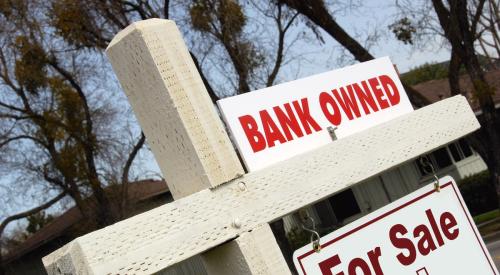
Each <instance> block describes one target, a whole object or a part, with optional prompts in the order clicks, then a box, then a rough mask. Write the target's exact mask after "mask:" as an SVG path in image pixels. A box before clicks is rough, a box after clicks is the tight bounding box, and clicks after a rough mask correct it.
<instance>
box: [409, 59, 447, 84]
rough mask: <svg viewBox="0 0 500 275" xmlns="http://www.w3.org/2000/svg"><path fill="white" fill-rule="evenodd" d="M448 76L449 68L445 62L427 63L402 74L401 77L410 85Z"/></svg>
mask: <svg viewBox="0 0 500 275" xmlns="http://www.w3.org/2000/svg"><path fill="white" fill-rule="evenodd" d="M447 77H448V68H447V66H446V64H444V63H426V64H423V65H421V66H418V67H416V68H414V69H412V70H410V71H409V72H407V73H404V74H402V75H401V79H402V80H403V81H404V82H405V83H406V84H408V85H416V84H419V83H422V82H426V81H429V80H435V79H443V78H447Z"/></svg>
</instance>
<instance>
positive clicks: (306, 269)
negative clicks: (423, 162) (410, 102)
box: [293, 176, 498, 275]
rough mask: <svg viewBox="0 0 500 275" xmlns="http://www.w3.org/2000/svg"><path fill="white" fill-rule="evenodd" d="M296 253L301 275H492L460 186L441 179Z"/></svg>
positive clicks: (446, 178) (491, 263)
mask: <svg viewBox="0 0 500 275" xmlns="http://www.w3.org/2000/svg"><path fill="white" fill-rule="evenodd" d="M439 183H440V186H441V191H440V192H436V191H435V190H434V184H429V185H427V186H425V187H423V188H421V189H419V190H417V191H416V192H414V193H412V194H410V195H408V196H406V197H403V198H401V199H399V200H397V201H395V202H393V203H391V204H389V205H387V206H385V207H383V208H381V209H379V210H377V211H375V212H373V213H371V214H369V215H367V216H365V217H363V218H361V219H359V220H357V221H354V222H353V223H351V224H349V225H347V226H345V227H342V228H340V229H338V230H336V231H334V232H332V233H330V234H328V235H326V236H324V237H322V238H321V241H320V245H321V248H322V249H321V251H320V252H319V253H317V252H315V251H314V250H313V249H312V245H311V244H309V245H307V246H305V247H303V248H300V249H299V250H297V251H295V253H294V255H293V259H294V263H295V267H296V269H297V271H298V272H299V274H303V275H306V274H307V275H313V274H314V275H317V274H321V275H333V274H335V275H360V274H364V275H370V274H371V275H384V274H386V275H392V274H397V275H405V274H408V275H410V274H411V275H447V274H450V275H459V274H460V275H461V274H467V275H469V274H470V275H472V274H474V275H475V274H477V275H490V274H491V275H493V274H498V271H497V269H496V267H495V264H494V263H493V261H492V259H491V257H490V255H489V253H488V250H487V249H486V246H485V245H484V243H483V240H482V239H481V235H479V232H478V231H477V228H476V226H475V225H474V221H473V220H472V217H471V216H470V214H469V212H468V210H467V208H466V206H465V203H464V201H463V199H462V197H461V195H460V192H459V190H458V187H457V185H456V184H455V182H454V181H453V179H452V178H451V177H449V176H447V177H444V178H442V179H440V181H439Z"/></svg>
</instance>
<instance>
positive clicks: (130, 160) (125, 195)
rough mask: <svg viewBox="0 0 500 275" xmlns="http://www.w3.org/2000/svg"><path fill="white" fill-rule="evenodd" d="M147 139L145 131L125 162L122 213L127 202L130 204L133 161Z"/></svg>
mask: <svg viewBox="0 0 500 275" xmlns="http://www.w3.org/2000/svg"><path fill="white" fill-rule="evenodd" d="M145 141H146V136H145V135H144V133H143V132H141V137H140V138H139V140H138V141H137V143H136V144H135V146H134V148H132V151H131V152H130V155H129V156H128V159H127V161H126V162H125V166H124V168H123V174H122V192H121V201H122V203H121V207H122V214H123V211H124V210H126V209H127V204H128V183H129V173H130V167H131V166H132V163H133V162H134V159H135V157H136V156H137V153H138V152H139V150H141V148H142V146H144V142H145Z"/></svg>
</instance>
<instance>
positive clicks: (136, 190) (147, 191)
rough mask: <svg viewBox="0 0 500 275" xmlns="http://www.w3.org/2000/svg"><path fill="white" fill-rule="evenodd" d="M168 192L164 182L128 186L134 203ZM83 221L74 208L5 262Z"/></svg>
mask: <svg viewBox="0 0 500 275" xmlns="http://www.w3.org/2000/svg"><path fill="white" fill-rule="evenodd" d="M166 192H168V187H167V184H166V183H165V181H163V180H151V179H149V180H141V181H136V182H131V183H130V184H129V186H128V193H129V199H130V200H131V202H133V203H137V202H140V201H144V200H147V199H150V198H152V197H155V196H157V195H160V194H163V193H166ZM81 219H82V214H81V212H80V210H79V209H78V208H77V207H76V206H74V207H72V208H70V209H68V210H67V211H66V212H64V213H63V214H62V215H60V216H58V217H56V218H54V220H52V221H51V222H50V223H48V224H47V225H45V226H44V227H42V228H41V229H40V230H38V231H37V232H36V233H35V234H33V235H31V236H30V237H28V238H27V239H26V240H25V241H24V242H23V243H22V244H21V245H20V246H19V247H17V248H16V249H15V250H14V251H12V252H11V253H9V254H7V255H6V257H5V258H4V262H5V263H8V262H10V261H13V260H16V259H18V258H20V257H22V256H23V255H25V254H27V253H29V252H31V251H33V250H35V249H37V248H38V247H40V246H41V245H43V244H46V243H48V242H50V241H52V240H54V239H56V238H58V237H60V236H61V235H63V234H64V232H65V231H66V230H68V229H69V228H70V227H71V226H73V225H75V224H76V223H77V222H79V221H80V220H81Z"/></svg>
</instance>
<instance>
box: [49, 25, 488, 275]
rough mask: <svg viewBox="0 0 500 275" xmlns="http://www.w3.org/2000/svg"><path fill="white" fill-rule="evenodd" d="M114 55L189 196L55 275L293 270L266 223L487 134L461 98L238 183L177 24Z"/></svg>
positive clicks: (124, 44) (83, 250) (134, 37)
mask: <svg viewBox="0 0 500 275" xmlns="http://www.w3.org/2000/svg"><path fill="white" fill-rule="evenodd" d="M170 50H173V53H171V52H170ZM108 53H109V55H110V59H111V61H112V63H113V66H114V68H115V70H116V71H117V75H118V77H119V78H120V80H121V82H122V85H123V87H124V89H125V90H126V92H127V94H128V95H129V98H130V101H131V102H132V105H133V106H134V110H135V112H136V114H137V116H138V118H139V121H140V123H141V125H142V127H143V128H144V130H145V133H146V135H147V136H148V138H149V137H151V138H152V139H153V142H154V146H152V147H153V150H154V152H155V156H156V157H157V158H160V159H158V160H159V163H160V166H161V167H162V171H163V172H164V173H165V176H167V181H170V182H169V184H170V185H169V186H172V188H173V189H174V188H175V190H176V191H175V192H178V193H177V194H178V195H177V197H182V196H185V197H183V198H181V199H179V200H176V201H174V202H172V203H169V204H166V205H163V206H161V207H158V208H156V209H153V210H151V211H149V212H146V213H143V214H140V215H137V216H134V217H132V218H130V219H127V220H124V221H121V222H119V223H117V224H114V225H112V226H109V227H106V228H104V229H101V230H98V231H95V232H92V233H90V234H87V235H85V236H82V237H79V238H77V239H75V240H74V241H72V242H71V243H69V244H67V245H65V246H64V247H62V248H61V249H59V250H57V251H55V252H53V253H52V254H50V255H48V256H46V257H45V258H44V259H43V262H44V265H45V267H46V269H47V271H48V273H49V274H66V273H70V274H129V273H136V274H151V273H154V272H158V271H161V270H164V269H165V268H167V267H169V266H171V265H173V264H175V263H178V262H180V261H182V260H185V259H188V258H190V257H192V256H194V255H197V254H200V253H204V252H207V251H209V252H207V253H206V254H205V256H204V258H205V262H206V264H207V268H208V270H209V271H212V272H221V274H225V273H226V274H227V273H231V272H234V273H239V274H286V273H288V272H289V270H288V269H287V268H286V264H285V262H284V259H283V257H282V255H281V252H280V251H279V248H278V247H277V244H276V241H275V240H274V239H273V238H274V237H273V236H272V233H271V232H270V230H269V227H268V225H267V223H269V222H272V221H274V220H276V219H278V218H280V217H283V216H284V215H287V214H289V213H292V212H294V211H296V210H298V209H300V208H302V207H305V206H308V205H311V204H313V203H315V202H317V201H319V200H321V199H324V198H326V197H329V196H331V195H332V194H334V193H336V192H339V191H341V190H343V189H345V188H347V187H349V186H352V185H353V184H356V183H358V182H361V181H363V180H365V179H368V178H370V177H373V176H375V175H377V174H379V173H381V172H383V171H386V170H388V169H390V168H392V167H395V166H397V165H400V164H401V163H403V162H406V161H410V160H412V159H414V158H416V157H418V156H420V155H422V154H425V153H427V152H429V151H431V150H433V149H435V148H437V147H439V146H442V145H444V144H447V143H449V142H452V141H454V140H457V139H458V138H460V137H462V136H464V135H466V134H468V133H471V132H472V131H475V130H476V129H478V128H479V123H478V122H477V119H476V117H475V115H474V113H473V112H472V110H471V109H470V107H469V105H468V103H467V101H466V99H465V98H464V97H462V96H456V97H453V98H450V99H446V100H443V101H440V102H438V103H436V104H433V105H431V106H428V107H425V108H422V109H419V110H417V111H415V112H412V113H410V114H407V115H405V116H402V117H399V118H397V119H394V120H392V121H389V122H387V123H384V124H381V125H378V126H376V127H373V128H371V129H369V130H367V131H364V132H361V133H357V134H354V135H352V136H350V137H349V138H346V139H340V140H337V141H335V142H332V143H331V144H328V145H326V146H324V147H322V148H319V149H317V150H314V151H311V152H308V153H305V154H302V155H300V156H296V157H293V158H291V159H289V160H286V161H283V162H281V163H279V164H276V165H273V166H271V167H268V168H265V169H262V170H259V171H256V172H252V173H248V174H245V175H243V176H242V177H238V178H235V177H236V176H237V175H238V174H239V173H240V172H241V165H240V164H239V163H238V162H237V160H236V156H235V154H234V151H233V149H232V147H231V145H230V143H229V141H228V138H227V136H226V133H225V132H224V131H223V128H222V126H221V122H220V121H219V118H218V117H217V115H216V114H215V111H214V110H213V109H211V108H213V106H211V104H210V103H209V98H208V96H207V94H206V91H203V92H204V93H203V95H199V94H197V93H194V92H193V91H197V92H199V93H201V91H202V90H204V89H203V88H202V84H201V83H202V82H201V80H200V79H199V76H198V75H197V74H196V70H195V68H194V65H193V64H192V61H191V59H190V58H189V56H188V53H187V50H186V48H185V46H184V44H183V42H182V40H181V38H180V34H179V32H178V30H177V29H176V28H175V25H174V24H173V23H172V22H170V21H165V20H159V19H153V20H148V21H143V22H139V23H135V24H133V25H132V26H130V27H128V28H127V29H125V30H124V31H123V32H121V33H120V34H118V35H117V37H116V38H115V39H114V40H113V42H112V43H111V45H110V47H109V49H108ZM186 75H188V76H186ZM123 78H125V79H123ZM129 78H130V79H129ZM174 80H175V81H174ZM184 80H186V81H187V82H186V84H184ZM189 81H191V82H189ZM189 83H190V84H189ZM200 87H201V88H200ZM186 105H189V106H186ZM208 106H210V107H211V108H209V107H208ZM198 107H199V108H201V109H200V110H198V109H197V108H198ZM205 112H208V113H209V118H208V119H207V118H203V116H204V115H205ZM163 120H165V121H166V122H167V123H165V124H164V122H163ZM196 120H201V121H200V122H196ZM205 124H207V125H211V126H212V127H213V128H207V126H206V125H205ZM217 127H219V128H217ZM213 129H218V130H216V131H213ZM150 142H151V141H150ZM171 147H173V148H171ZM219 150H221V151H219ZM226 157H227V158H228V159H227V158H226ZM219 166H220V167H219ZM228 167H229V168H228ZM172 169H177V170H172ZM219 169H220V171H219ZM230 171H231V172H230ZM172 173H173V174H174V175H173V176H171V177H170V178H169V177H168V176H169V175H170V174H172ZM183 173H186V174H183ZM225 181H228V182H226V183H225V184H221V183H223V182H225ZM219 184H221V185H220V186H219V187H218V188H211V189H207V187H211V186H217V185H219ZM184 185H188V187H185V186H184ZM200 189H203V190H201V191H199V192H196V193H193V194H191V195H189V196H186V195H188V194H189V193H190V192H195V191H196V190H200ZM228 241H230V242H229V243H227V242H228ZM221 245H222V246H221ZM214 249H215V250H214ZM219 255H221V257H223V258H219ZM224 262H229V264H226V263H224ZM238 265H239V266H238ZM240 272H241V273H240Z"/></svg>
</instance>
